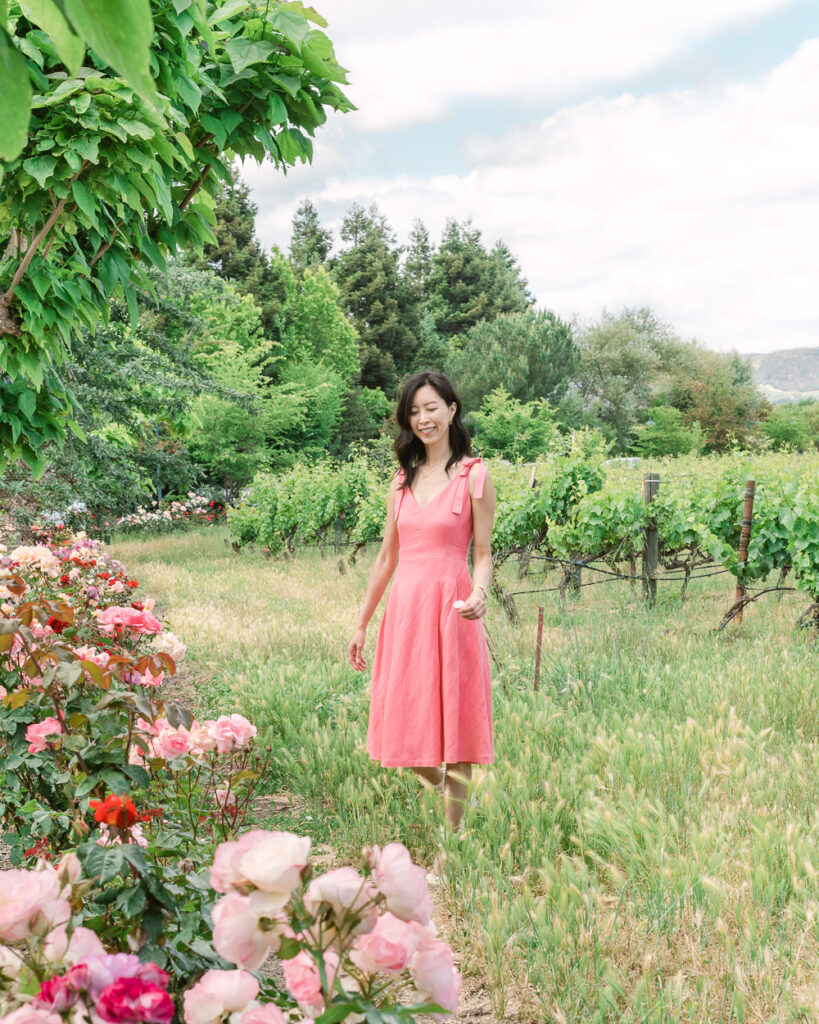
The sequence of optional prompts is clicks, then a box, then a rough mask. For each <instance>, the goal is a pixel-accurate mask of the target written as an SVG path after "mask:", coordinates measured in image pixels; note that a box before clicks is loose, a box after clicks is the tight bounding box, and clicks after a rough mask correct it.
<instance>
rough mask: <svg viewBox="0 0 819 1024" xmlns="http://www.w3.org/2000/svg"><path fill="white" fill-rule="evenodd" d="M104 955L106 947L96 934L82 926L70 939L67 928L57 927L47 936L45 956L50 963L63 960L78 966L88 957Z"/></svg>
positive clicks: (76, 929)
mask: <svg viewBox="0 0 819 1024" xmlns="http://www.w3.org/2000/svg"><path fill="white" fill-rule="evenodd" d="M104 953H105V947H104V946H103V944H102V943H101V942H100V940H99V938H98V937H97V934H96V932H92V931H91V929H90V928H83V927H82V925H80V926H78V927H77V928H75V929H74V931H73V933H72V935H71V938H70V939H69V937H68V929H67V928H66V926H65V925H64V924H60V925H57V927H56V928H53V929H52V930H51V931H50V932H49V933H48V935H46V937H45V942H44V943H43V956H44V957H45V958H46V960H48V961H49V963H56V962H57V961H60V960H62V961H63V962H65V963H67V964H76V963H77V962H78V961H79V960H84V959H85V958H86V957H87V956H102V955H103V954H104Z"/></svg>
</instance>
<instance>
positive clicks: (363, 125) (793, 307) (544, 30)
mask: <svg viewBox="0 0 819 1024" xmlns="http://www.w3.org/2000/svg"><path fill="white" fill-rule="evenodd" d="M316 7H317V9H318V10H319V11H320V12H321V13H322V14H324V16H325V17H326V18H327V19H328V21H329V27H328V29H327V32H328V35H329V36H330V38H331V39H332V40H333V41H334V43H335V46H336V52H337V54H338V57H339V59H340V61H341V62H342V63H343V64H345V65H346V66H347V67H348V68H349V69H350V81H351V85H350V88H349V93H350V95H351V98H352V99H353V100H354V102H356V104H357V105H358V107H359V109H358V111H356V112H355V113H352V114H348V115H343V116H338V117H333V118H332V119H331V120H330V122H329V123H328V124H327V125H326V126H325V127H324V128H323V129H322V130H321V131H320V132H319V134H318V135H317V138H316V143H315V158H314V163H313V165H312V166H310V167H299V168H296V169H295V170H293V171H291V172H290V173H289V174H288V176H287V178H286V179H283V178H282V176H281V175H280V174H279V173H278V172H276V171H275V169H274V168H272V167H271V166H269V165H265V166H263V167H261V168H259V167H256V166H255V165H247V166H246V168H245V177H246V180H247V181H248V182H249V184H250V185H251V187H252V189H253V194H254V199H255V201H256V203H257V204H258V206H259V220H258V230H259V234H260V236H261V238H262V241H263V242H264V243H265V244H266V245H274V244H276V245H279V246H280V247H282V248H286V247H287V245H288V242H289V234H290V221H291V218H292V215H293V212H294V210H295V208H296V206H297V205H298V203H299V201H300V200H301V199H302V198H303V197H304V196H310V197H311V198H312V199H313V201H314V202H315V203H316V206H317V207H318V210H319V213H320V215H321V217H322V219H323V221H324V222H325V223H326V224H327V226H329V227H330V228H331V229H333V230H334V231H335V232H336V235H337V232H338V227H339V225H340V223H341V219H342V217H343V215H344V212H345V210H346V209H348V208H349V206H350V205H351V204H352V203H353V202H359V203H362V204H364V205H368V204H369V203H370V202H372V201H376V202H377V203H378V205H379V207H380V209H381V210H382V212H384V213H385V214H386V216H387V218H388V220H389V221H390V223H391V224H392V225H393V227H394V229H395V231H396V234H397V235H398V238H399V240H404V239H405V238H406V236H407V233H408V231H409V228H410V225H411V223H412V220H413V218H414V217H416V216H418V217H420V218H421V219H422V220H423V221H424V222H425V223H426V224H427V226H428V227H429V229H430V231H431V232H432V234H433V237H434V238H437V237H438V236H440V233H441V230H442V229H443V226H444V223H445V221H446V219H447V218H448V217H456V218H457V219H459V220H462V219H466V218H471V219H472V220H473V222H474V223H475V225H476V226H477V227H478V228H480V229H481V231H482V232H483V235H484V238H485V240H486V242H487V243H488V244H492V243H493V242H494V241H495V240H496V239H498V238H503V240H504V241H505V242H506V243H507V244H508V245H509V246H510V248H511V249H512V251H513V252H515V253H516V255H517V256H518V258H519V261H520V263H521V266H522V269H523V272H524V274H525V276H526V277H527V279H528V280H529V283H530V286H531V288H532V290H533V292H534V294H535V295H536V296H537V300H538V303H539V305H541V306H544V307H546V308H549V309H553V310H554V311H555V312H557V313H558V314H559V315H561V316H563V317H566V318H574V319H578V320H580V321H588V320H591V319H594V318H595V317H596V316H598V315H599V314H600V312H601V311H602V310H603V309H608V310H611V311H616V310H618V309H620V308H622V307H623V306H639V305H649V306H651V307H652V308H653V309H654V310H655V311H656V312H657V313H658V314H659V315H660V316H662V317H663V318H664V319H665V320H667V321H668V322H669V323H671V324H672V325H673V326H674V327H675V328H676V330H677V331H678V332H679V333H680V334H681V335H683V336H685V337H696V338H698V339H699V340H700V341H701V342H702V343H704V344H706V345H708V346H709V347H712V348H716V349H729V348H737V349H739V350H740V351H742V352H754V351H756V352H762V351H771V350H774V349H778V348H789V347H799V346H805V345H814V346H819V330H818V329H817V325H819V289H817V287H816V281H817V279H819V246H817V245H816V242H815V239H816V237H817V233H819V173H817V163H818V161H817V156H819V4H817V3H816V0H811V2H808V0H793V2H791V0H721V2H720V3H718V4H714V3H713V0H710V2H706V0H685V2H680V0H573V2H572V4H571V5H567V4H565V2H563V0H508V2H507V3H505V4H504V5H498V4H496V3H489V2H488V0H472V2H471V3H470V2H467V0H450V2H449V3H448V4H447V5H445V6H443V7H442V6H441V5H440V4H434V3H432V0H415V2H414V3H413V4H412V5H399V6H396V5H389V4H386V3H384V2H383V0H327V2H325V3H322V2H317V3H316Z"/></svg>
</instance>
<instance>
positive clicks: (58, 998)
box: [34, 967, 88, 1013]
mask: <svg viewBox="0 0 819 1024" xmlns="http://www.w3.org/2000/svg"><path fill="white" fill-rule="evenodd" d="M87 987H88V970H87V969H86V968H79V969H78V968H76V967H72V968H71V970H70V971H69V972H68V973H67V974H65V975H63V976H62V977H57V978H51V979H49V980H48V981H44V982H43V983H42V985H41V986H40V991H39V992H38V993H37V995H36V997H35V999H34V1005H35V1006H40V1007H43V1008H44V1009H47V1010H53V1011H54V1013H65V1011H66V1010H67V1009H69V1007H71V1006H73V1005H74V1003H76V1001H77V1000H78V999H79V996H80V992H83V991H84V990H85V989H86V988H87Z"/></svg>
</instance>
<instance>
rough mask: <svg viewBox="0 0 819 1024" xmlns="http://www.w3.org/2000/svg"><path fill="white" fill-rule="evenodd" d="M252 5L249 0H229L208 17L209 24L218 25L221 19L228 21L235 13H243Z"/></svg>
mask: <svg viewBox="0 0 819 1024" xmlns="http://www.w3.org/2000/svg"><path fill="white" fill-rule="evenodd" d="M248 7H250V4H249V2H248V0H228V2H227V3H226V4H222V6H221V7H218V8H217V9H216V10H215V11H214V12H213V14H211V16H210V17H209V18H208V24H209V25H218V24H219V22H220V21H227V20H228V18H232V17H233V16H234V14H241V12H242V11H246V10H247V9H248Z"/></svg>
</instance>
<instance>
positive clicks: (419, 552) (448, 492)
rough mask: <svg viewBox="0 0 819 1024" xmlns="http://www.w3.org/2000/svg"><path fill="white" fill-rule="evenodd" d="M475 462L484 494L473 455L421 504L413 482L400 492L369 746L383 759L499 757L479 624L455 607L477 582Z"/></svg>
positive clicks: (479, 480)
mask: <svg viewBox="0 0 819 1024" xmlns="http://www.w3.org/2000/svg"><path fill="white" fill-rule="evenodd" d="M473 467H474V468H475V474H476V479H475V497H477V498H479V497H480V496H481V494H482V493H483V483H484V479H485V476H486V468H485V467H484V465H483V463H482V462H481V460H480V459H473V458H468V459H465V460H464V462H463V463H462V464H461V470H460V473H459V474H458V476H456V477H453V479H452V480H450V481H449V483H448V484H447V486H446V487H444V489H443V490H442V491H441V492H440V493H439V494H437V495H436V496H435V497H434V498H433V499H432V501H430V502H429V503H428V504H427V505H425V506H424V507H423V508H421V507H420V506H419V505H418V504H417V503H416V501H415V498H414V497H413V495H412V492H411V491H409V490H401V489H400V488H399V490H398V491H397V493H396V497H395V519H396V523H397V526H398V542H399V555H398V567H397V569H396V572H395V578H394V580H393V583H392V587H391V588H390V592H389V595H388V597H387V606H386V608H385V610H384V618H383V619H382V621H381V629H380V630H379V633H378V646H377V648H376V652H375V659H374V662H373V675H372V698H371V703H370V726H369V733H368V736H367V752H368V753H369V755H370V757H372V758H373V759H375V760H377V761H380V762H381V763H382V764H383V765H387V766H390V767H434V766H436V765H440V764H442V763H444V762H446V763H448V764H454V763H455V762H457V761H469V762H471V763H473V764H491V763H492V761H493V760H494V751H493V747H492V690H491V678H490V671H489V651H488V649H487V646H486V637H485V635H484V631H483V623H482V622H481V621H480V619H474V620H469V619H462V618H461V616H460V615H458V612H457V610H456V609H455V608H453V607H452V604H453V602H454V601H458V600H461V601H465V600H466V599H467V598H468V597H469V595H470V593H471V591H472V583H471V580H470V578H469V569H468V567H467V563H466V556H467V552H468V550H469V545H470V543H471V541H472V504H471V500H470V497H469V473H470V470H471V469H472V468H473ZM400 479H401V478H400V477H399V482H400Z"/></svg>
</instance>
